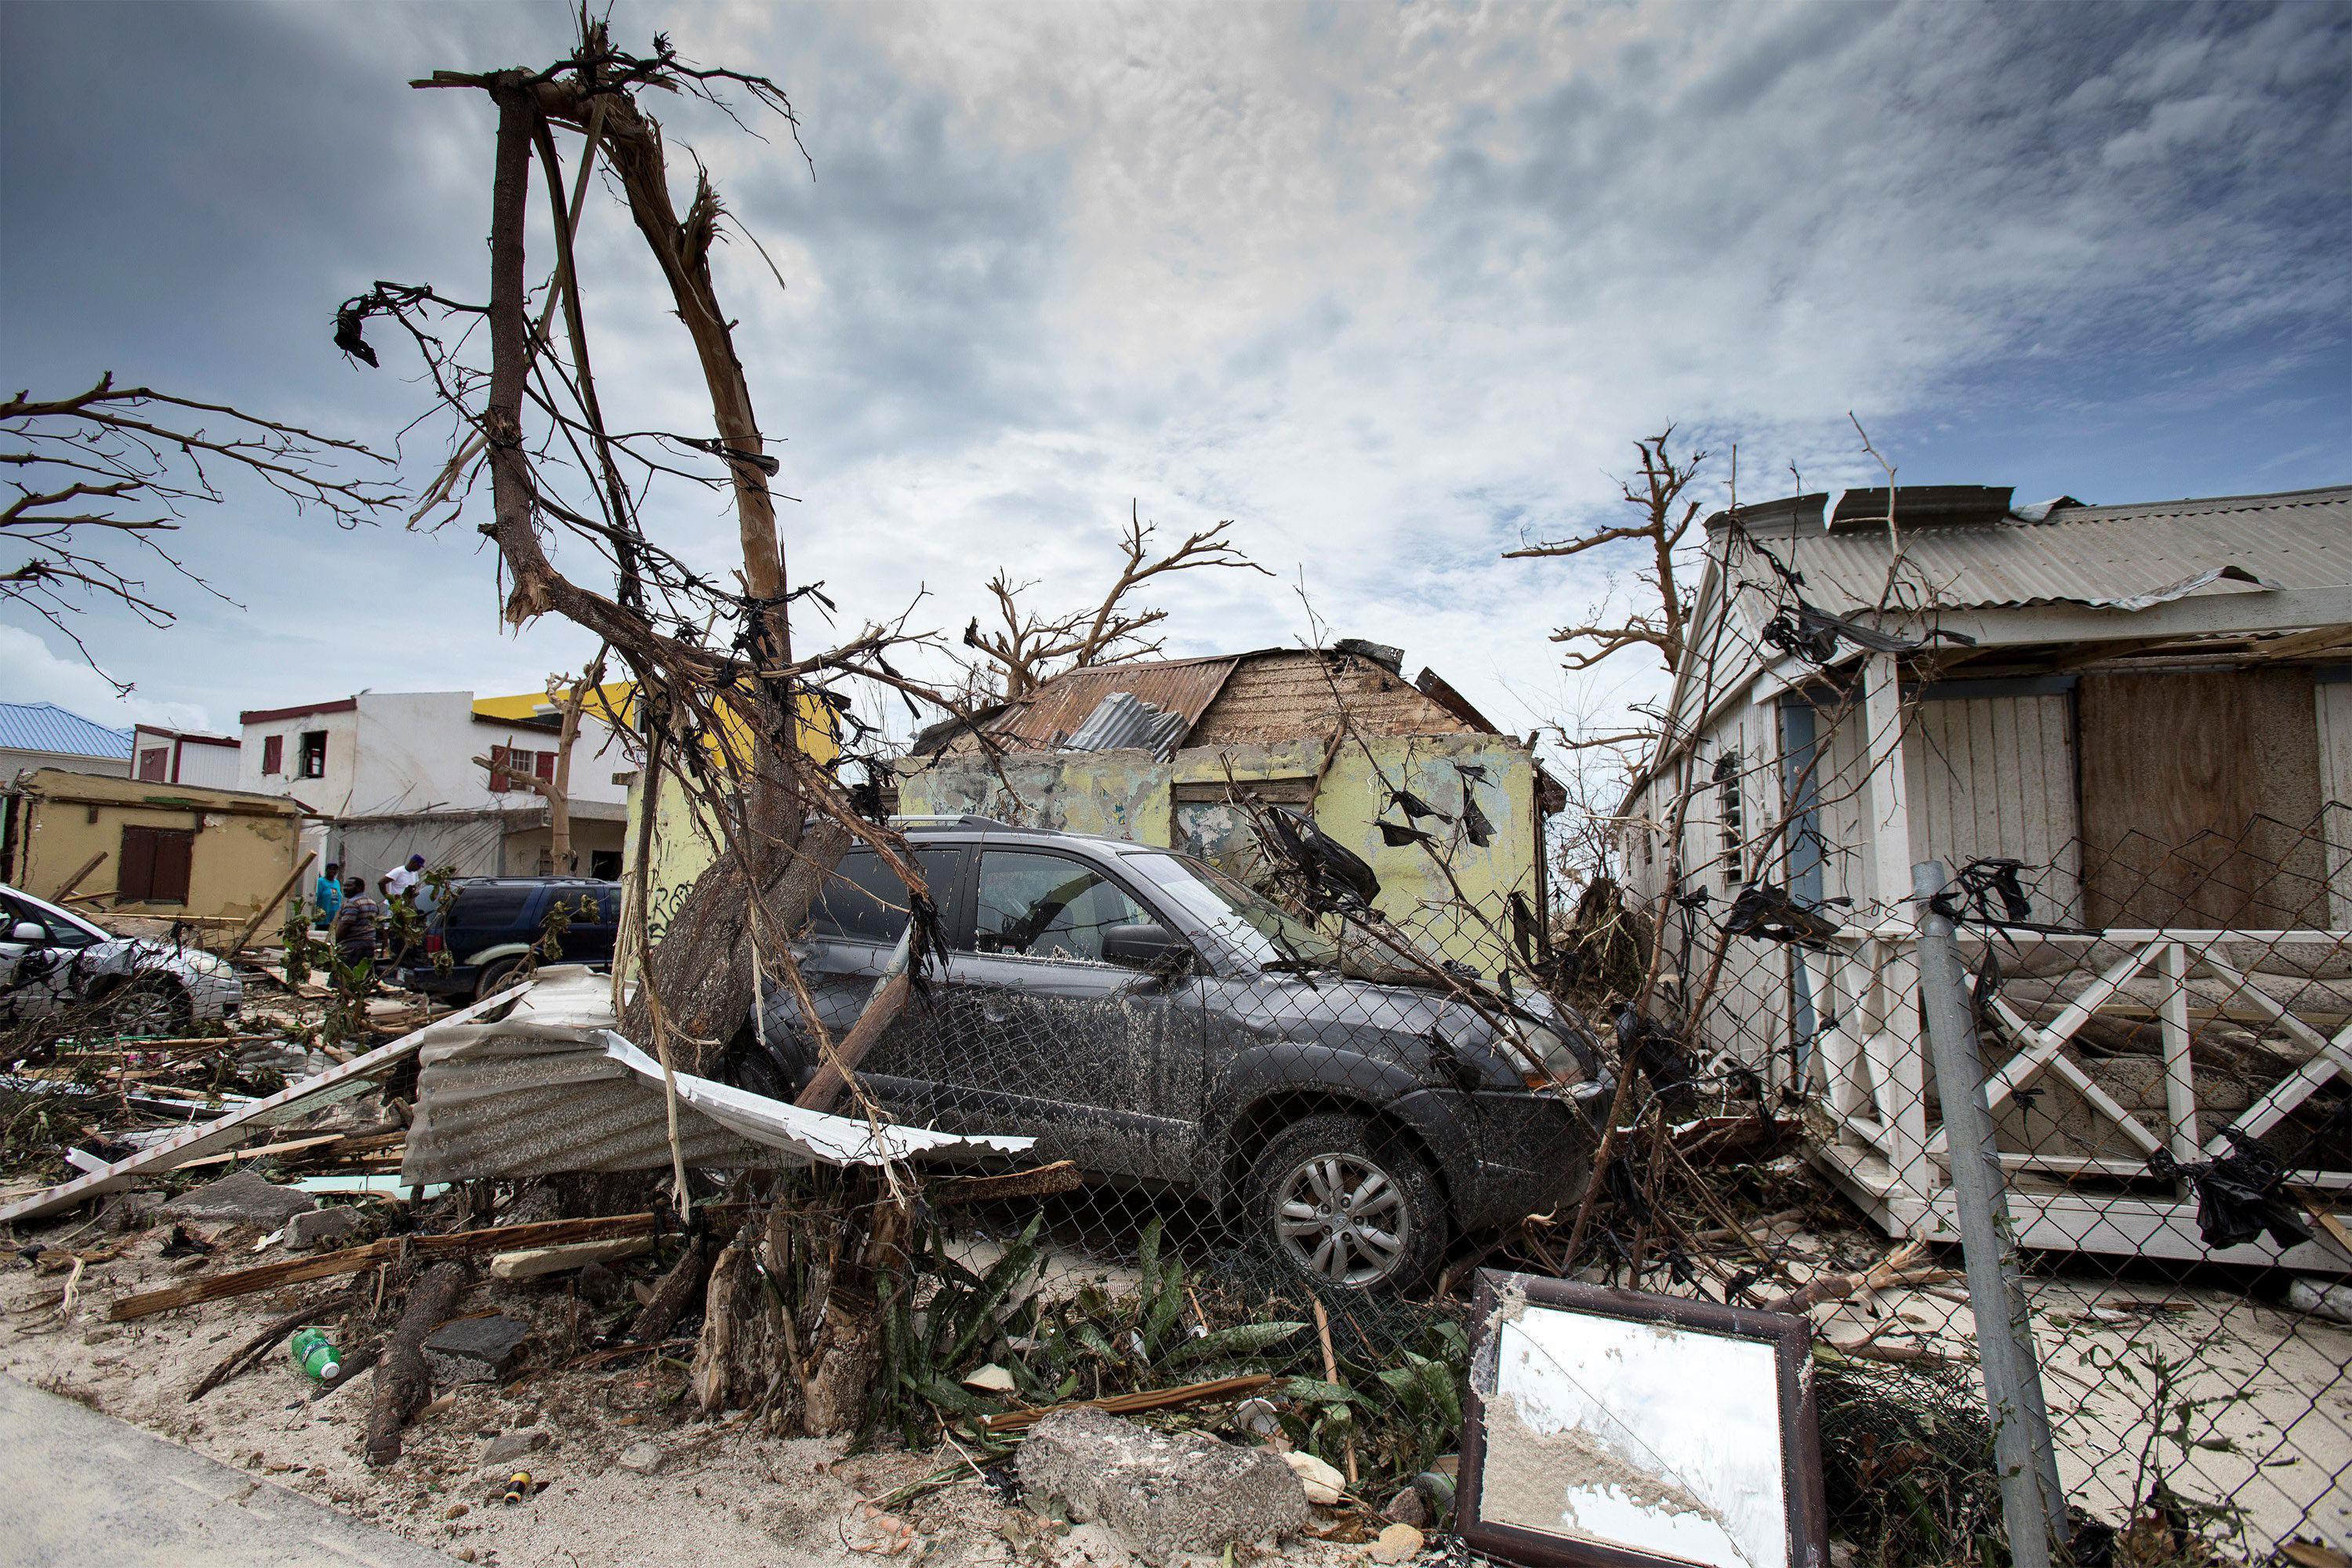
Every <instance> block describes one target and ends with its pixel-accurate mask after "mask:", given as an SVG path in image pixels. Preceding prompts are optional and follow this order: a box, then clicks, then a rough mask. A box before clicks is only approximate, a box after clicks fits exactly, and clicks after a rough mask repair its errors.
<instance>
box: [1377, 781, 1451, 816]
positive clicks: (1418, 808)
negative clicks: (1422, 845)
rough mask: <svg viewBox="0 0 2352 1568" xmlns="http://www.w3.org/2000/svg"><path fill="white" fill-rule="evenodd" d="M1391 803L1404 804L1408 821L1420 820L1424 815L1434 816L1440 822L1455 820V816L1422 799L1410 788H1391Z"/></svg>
mask: <svg viewBox="0 0 2352 1568" xmlns="http://www.w3.org/2000/svg"><path fill="white" fill-rule="evenodd" d="M1389 804H1390V805H1398V806H1402V807H1403V808H1404V815H1405V820H1406V821H1408V822H1419V821H1420V820H1421V819H1422V818H1423V817H1424V816H1433V817H1435V818H1437V820H1438V821H1440V822H1451V821H1453V820H1454V818H1452V817H1451V816H1447V815H1446V814H1445V813H1444V812H1442V811H1440V810H1438V809H1437V807H1435V806H1433V805H1430V804H1429V802H1427V801H1425V800H1423V799H1422V798H1421V796H1419V795H1415V794H1413V793H1412V791H1411V790H1409V789H1399V790H1391V791H1390V792H1389Z"/></svg>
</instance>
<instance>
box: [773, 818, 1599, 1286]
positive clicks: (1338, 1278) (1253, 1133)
mask: <svg viewBox="0 0 2352 1568" xmlns="http://www.w3.org/2000/svg"><path fill="white" fill-rule="evenodd" d="M908 838H909V841H910V842H911V844H912V845H913V846H914V847H915V850H916V853H917V855H918V857H919V859H920V862H921V868H922V871H923V875H924V878H925V879H926V880H927V881H928V882H929V884H930V889H931V896H932V899H933V901H934V903H935V904H936V906H937V909H938V911H939V916H940V927H941V931H940V934H941V936H942V937H943V938H944V942H945V946H946V947H947V949H948V950H949V953H950V956H949V960H948V962H947V963H946V965H945V966H944V969H945V972H944V973H942V974H939V975H936V976H934V977H933V979H932V982H931V984H929V986H928V988H927V992H926V994H922V995H920V996H919V997H918V998H917V999H915V1000H913V1001H911V1002H909V1004H908V1007H907V1008H906V1010H905V1011H904V1012H903V1013H902V1015H901V1016H899V1018H898V1021H897V1022H896V1023H894V1024H893V1025H892V1026H891V1027H890V1029H889V1031H888V1032H887V1034H886V1035H885V1037H883V1039H882V1040H881V1041H880V1042H878V1043H877V1046H876V1047H875V1048H874V1050H873V1052H872V1053H871V1054H870V1055H869V1056H868V1057H867V1058H866V1060H865V1062H864V1064H863V1065H862V1067H861V1068H860V1073H859V1076H860V1078H861V1079H863V1080H864V1081H865V1082H866V1084H867V1086H868V1087H869V1088H870V1089H871V1090H872V1091H873V1092H874V1093H875V1094H876V1095H877V1098H878V1099H879V1100H881V1101H882V1104H883V1106H884V1108H885V1109H886V1110H887V1111H888V1113H889V1114H890V1115H891V1116H893V1117H895V1118H898V1119H900V1120H904V1121H913V1122H928V1123H929V1124H931V1125H934V1126H938V1127H940V1128H942V1129H946V1130H950V1131H962V1132H980V1131H997V1132H1003V1131H1019V1132H1024V1133H1030V1134H1034V1135H1035V1136H1036V1137H1037V1139H1038V1140H1039V1142H1038V1152H1040V1153H1042V1154H1045V1155H1046V1156H1048V1157H1052V1158H1066V1159H1070V1160H1073V1161H1075V1162H1076V1163H1077V1164H1078V1165H1079V1167H1080V1168H1081V1169H1082V1170H1084V1171H1085V1172H1086V1173H1087V1175H1088V1176H1089V1178H1090V1179H1097V1180H1101V1181H1105V1182H1109V1183H1115V1184H1131V1185H1136V1186H1140V1187H1145V1188H1150V1189H1157V1190H1163V1191H1170V1192H1173V1193H1176V1194H1182V1195H1185V1196H1192V1197H1199V1198H1203V1199H1206V1200H1208V1201H1210V1202H1212V1203H1214V1204H1216V1205H1221V1206H1222V1207H1223V1208H1224V1209H1225V1210H1227V1211H1228V1212H1237V1213H1239V1214H1240V1215H1242V1216H1243V1217H1244V1220H1245V1221H1246V1223H1247V1224H1249V1225H1250V1226H1252V1227H1253V1228H1254V1229H1255V1231H1256V1232H1257V1234H1258V1235H1259V1236H1260V1237H1263V1238H1264V1239H1265V1240H1266V1241H1267V1242H1270V1243H1271V1244H1272V1245H1273V1247H1275V1249H1276V1251H1277V1252H1278V1253H1279V1255H1280V1256H1281V1257H1283V1258H1285V1259H1286V1261H1288V1262H1289V1263H1290V1264H1291V1265H1292V1266H1294V1267H1296V1268H1298V1269H1299V1270H1301V1271H1302V1272H1305V1273H1308V1274H1311V1275H1313V1276H1315V1277H1316V1278H1318V1279H1319V1280H1321V1281H1323V1282H1324V1283H1326V1284H1329V1285H1337V1286H1340V1287H1344V1288H1348V1289H1362V1290H1378V1289H1406V1288H1411V1287H1412V1286H1413V1285H1416V1284H1418V1283H1420V1282H1422V1281H1423V1280H1424V1279H1427V1278H1428V1277H1429V1276H1430V1275H1431V1274H1432V1273H1433V1271H1434V1270H1435V1268H1437V1266H1438V1264H1439V1262H1440V1261H1441V1259H1442V1258H1444V1253H1445V1250H1446V1247H1447V1246H1448V1244H1449V1242H1450V1241H1451V1240H1452V1239H1453V1238H1454V1237H1456V1236H1459V1235H1462V1234H1464V1233H1467V1232H1475V1231H1479V1230H1484V1229H1489V1228H1493V1227H1496V1226H1502V1225H1505V1224H1507V1223H1509V1222H1511V1221H1513V1220H1516V1219H1517V1218H1518V1217H1519V1216H1521V1215H1527V1214H1529V1213H1540V1212H1543V1211H1545V1210H1548V1209H1549V1208H1551V1207H1553V1206H1554V1205H1558V1204H1559V1203H1560V1202H1561V1201H1563V1200H1564V1199H1568V1198H1570V1197H1571V1196H1572V1195H1573V1194H1575V1193H1577V1192H1579V1191H1580V1190H1581V1188H1582V1185H1583V1184H1584V1182H1585V1180H1586V1178H1587V1177H1588V1176H1589V1174H1590V1173H1591V1157H1592V1152H1593V1149H1594V1146H1595V1143H1596V1142H1597V1140H1596V1132H1597V1122H1598V1118H1599V1116H1600V1113H1601V1109H1602V1108H1603V1107H1605V1105H1606V1102H1607V1095H1608V1090H1609V1089H1610V1087H1611V1086H1610V1085H1609V1084H1608V1083H1607V1082H1605V1081H1604V1080H1603V1079H1602V1077H1601V1072H1600V1070H1599V1067H1598V1059H1597V1058H1596V1056H1595V1053H1594V1052H1593V1050H1592V1047H1591V1042H1590V1041H1589V1039H1587V1038H1586V1037H1584V1035H1583V1034H1582V1032H1581V1030H1580V1029H1579V1028H1577V1027H1576V1026H1574V1025H1573V1024H1571V1023H1570V1021H1569V1020H1566V1019H1563V1018H1559V1017H1557V1016H1552V1015H1551V1014H1550V1013H1549V1011H1548V1010H1545V1009H1544V1008H1543V1005H1542V1004H1541V1003H1539V1002H1538V1003H1535V1004H1533V1005H1530V1004H1528V1002H1527V1001H1526V1000H1525V999H1524V998H1523V999H1522V1001H1521V1002H1520V1003H1518V1004H1516V1005H1514V1004H1511V1003H1507V1002H1505V1001H1503V1000H1501V999H1499V998H1498V997H1496V995H1494V994H1492V993H1491V992H1487V991H1484V990H1482V989H1479V988H1475V987H1463V986H1459V985H1447V984H1442V983H1441V984H1375V983H1373V982H1371V981H1368V980H1363V979H1358V978H1353V977H1351V976H1349V974H1347V973H1342V970H1341V967H1340V964H1339V953H1338V951H1337V950H1336V948H1335V947H1334V944H1333V943H1332V942H1330V940H1329V939H1328V938H1327V937H1325V936H1324V935H1323V934H1321V933H1320V932H1318V931H1316V930H1314V929H1313V928H1311V927H1309V926H1307V925H1305V924H1303V923H1301V922H1300V921H1297V920H1295V919H1293V918H1292V917H1291V916H1290V915H1288V914H1286V912H1284V911H1283V910H1280V909H1279V908H1277V907H1276V906H1275V905H1273V904H1271V903H1269V902H1268V901H1266V900H1265V899H1263V898H1261V897H1259V896H1258V895H1257V894H1256V893H1255V892H1254V891H1252V890H1251V889H1248V888H1247V887H1244V885H1242V884H1241V883H1239V882H1237V881H1235V880H1234V879H1232V878H1230V877H1228V876H1226V875H1225V874H1224V873H1223V872H1221V871H1219V870H1217V869H1216V868H1213V867H1211V866H1209V865H1207V864H1205V863H1203V862H1202V861H1200V860H1197V859H1194V858H1191V857H1189V856H1185V855H1181V854H1176V853H1171V851H1168V850H1165V849H1160V848H1155V847H1150V846H1148V845H1139V844H1131V843H1127V842H1124V841H1119V840H1113V839H1107V838H1097V837H1087V836H1084V835H1078V834H1070V833H1060V832H1052V831H1046V830H1041V829H1030V828H1020V827H1013V826H1006V825H1004V824H1002V823H997V822H992V821H989V820H987V819H983V818H977V817H966V818H962V819H960V820H958V821H955V822H953V823H949V824H941V825H937V826H914V827H911V828H909V830H908ZM905 903H906V894H905V890H904V889H902V888H901V887H900V886H899V884H898V879H897V878H896V877H895V876H894V875H893V874H892V873H891V872H890V870H889V869H888V868H887V866H886V865H884V864H883V863H882V862H881V861H880V860H879V859H878V858H877V857H875V856H874V855H872V854H871V853H869V852H866V851H864V850H855V851H853V852H852V853H851V854H850V855H848V856H847V857H846V858H845V859H844V860H843V861H842V864H841V867H840V868H839V870H838V872H837V873H836V874H835V876H834V878H833V879H831V881H830V882H829V884H828V886H827V888H826V889H825V890H824V894H823V896H822V897H821V898H820V900H818V902H817V905H816V906H815V908H814V910H812V918H811V924H810V930H809V932H808V935H807V937H806V938H805V939H804V941H803V942H802V943H801V944H800V945H799V946H798V947H797V948H796V949H795V955H796V958H797V960H798V963H799V964H800V967H801V969H802V971H803V974H804V975H805V977H806V978H807V980H808V983H809V987H810V991H811V994H812V999H813V1001H814V1006H815V1010H816V1012H817V1015H818V1016H819V1018H820V1019H821V1021H822V1022H823V1024H824V1027H825V1029H826V1031H827V1032H828V1033H829V1034H830V1035H832V1036H834V1037H838V1036H839V1034H840V1033H841V1031H843V1030H844V1029H845V1028H846V1027H847V1026H848V1024H849V1022H850V1021H851V1020H852V1019H853V1018H855V1017H856V1015H857V1012H858V1010H859V1009H860V1007H862V1006H863V1005H864V1003H865V1001H866V995H867V994H868V993H869V992H870V991H871V989H872V988H873V986H874V984H875V983H876V981H877V978H878V977H879V976H881V974H882V973H883V972H884V971H885V969H886V968H887V966H888V964H889V962H890V960H891V957H892V955H893V953H894V952H896V950H897V947H898V942H899V938H900V934H901V932H902V931H904V929H905V926H906V922H907V912H906V910H905V908H904V907H903V906H904V905H905ZM734 1057H735V1061H736V1074H737V1076H738V1078H739V1080H740V1081H741V1082H743V1083H744V1085H745V1087H747V1088H755V1089H763V1090H764V1091H766V1092H770V1093H776V1094H789V1093H790V1092H791V1091H792V1090H793V1089H795V1088H797V1087H798V1086H799V1085H801V1084H803V1083H805V1082H806V1081H807V1079H808V1078H809V1076H810V1075H811V1073H812V1072H813V1070H814V1049H813V1042H812V1041H811V1040H810V1038H809V1035H808V1031H807V1029H806V1028H805V1026H803V1020H802V1016H801V1012H800V1009H799V1007H798V1006H797V1005H795V1003H794V1002H793V999H792V998H791V996H790V995H789V994H787V993H781V992H780V993H778V994H774V995H772V997H771V998H770V999H769V1001H768V1002H767V1005H766V1007H765V1010H764V1012H763V1014H762V1015H761V1016H760V1018H759V1019H757V1020H756V1024H755V1026H747V1027H746V1028H745V1030H744V1031H743V1033H742V1036H741V1037H739V1040H738V1042H737V1047H736V1051H735V1053H734Z"/></svg>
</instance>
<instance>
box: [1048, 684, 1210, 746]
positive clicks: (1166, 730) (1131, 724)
mask: <svg viewBox="0 0 2352 1568" xmlns="http://www.w3.org/2000/svg"><path fill="white" fill-rule="evenodd" d="M1191 730H1192V721H1190V720H1188V719H1186V718H1185V717H1184V715H1182V714H1181V713H1171V712H1169V711H1167V710H1165V709H1160V708H1154V707H1153V706H1152V705H1151V704H1150V703H1149V702H1146V701H1144V700H1142V699H1141V698H1139V697H1137V696H1135V695H1134V694H1133V693H1131V692H1126V691H1114V692H1112V693H1111V694H1110V695H1109V696H1108V697H1106V698H1104V699H1103V700H1102V702H1101V703H1100V704H1099V705H1098V706H1097V708H1096V709H1095V710H1094V712H1093V713H1092V714H1090V715H1089V716H1088V717H1087V721H1086V722H1085V723H1083V724H1081V725H1079V726H1078V727H1077V729H1076V731H1074V732H1073V733H1072V734H1071V736H1070V738H1069V740H1068V742H1066V745H1065V748H1064V749H1065V750H1067V751H1072V752H1121V751H1133V750H1140V751H1146V752H1150V753H1151V754H1152V755H1153V756H1155V757H1165V756H1168V755H1171V754H1172V753H1173V752H1175V750H1176V748H1177V746H1178V745H1179V744H1180V743H1181V742H1182V741H1183V739H1184V736H1185V735H1186V733H1188V732H1189V731H1191Z"/></svg>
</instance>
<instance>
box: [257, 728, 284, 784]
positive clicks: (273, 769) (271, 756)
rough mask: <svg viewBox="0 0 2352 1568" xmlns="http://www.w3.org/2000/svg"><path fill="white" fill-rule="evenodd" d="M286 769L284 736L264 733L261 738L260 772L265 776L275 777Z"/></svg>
mask: <svg viewBox="0 0 2352 1568" xmlns="http://www.w3.org/2000/svg"><path fill="white" fill-rule="evenodd" d="M285 771H286V737H285V736H283V735H264V736H263V737H262V738H261V772H262V773H263V775H264V776H265V777H275V776H276V775H277V774H278V773H284V772H285Z"/></svg>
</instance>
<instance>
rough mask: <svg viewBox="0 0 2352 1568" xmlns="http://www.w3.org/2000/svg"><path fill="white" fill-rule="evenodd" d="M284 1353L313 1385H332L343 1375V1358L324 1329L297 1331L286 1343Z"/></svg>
mask: <svg viewBox="0 0 2352 1568" xmlns="http://www.w3.org/2000/svg"><path fill="white" fill-rule="evenodd" d="M286 1351H287V1353H288V1354H289V1355H291V1356H292V1357H293V1358H294V1364H295V1365H296V1366H299V1367H300V1368H301V1369H302V1370H303V1372H304V1373H308V1374H309V1376H310V1380H311V1381H312V1382H313V1383H332V1382H334V1381H335V1379H337V1378H339V1377H341V1376H342V1375H343V1358H342V1357H341V1355H340V1354H339V1353H337V1352H336V1350H335V1346H334V1343H333V1342H332V1341H331V1340H329V1339H328V1338H327V1331H326V1330H324V1329H297V1330H296V1331H294V1337H293V1338H292V1339H290V1340H288V1341H287V1342H286Z"/></svg>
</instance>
